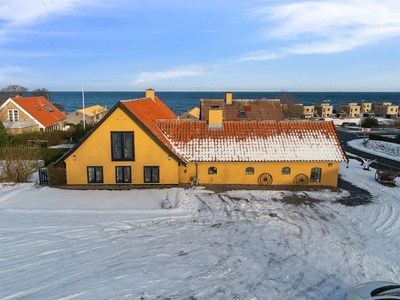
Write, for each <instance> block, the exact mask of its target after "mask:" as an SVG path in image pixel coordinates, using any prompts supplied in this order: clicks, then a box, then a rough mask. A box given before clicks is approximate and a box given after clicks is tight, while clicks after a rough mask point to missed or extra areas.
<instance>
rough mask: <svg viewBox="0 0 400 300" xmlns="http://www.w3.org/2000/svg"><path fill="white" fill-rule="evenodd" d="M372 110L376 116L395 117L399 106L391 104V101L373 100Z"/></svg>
mask: <svg viewBox="0 0 400 300" xmlns="http://www.w3.org/2000/svg"><path fill="white" fill-rule="evenodd" d="M372 111H373V112H374V113H375V116H377V117H386V118H397V115H398V112H399V107H398V106H397V105H392V103H391V102H382V103H381V102H374V103H372Z"/></svg>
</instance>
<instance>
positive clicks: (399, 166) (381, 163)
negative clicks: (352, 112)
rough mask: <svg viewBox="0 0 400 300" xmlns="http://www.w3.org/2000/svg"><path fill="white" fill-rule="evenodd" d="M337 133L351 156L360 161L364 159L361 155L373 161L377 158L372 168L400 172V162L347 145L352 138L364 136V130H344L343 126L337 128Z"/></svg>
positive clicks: (366, 135)
mask: <svg viewBox="0 0 400 300" xmlns="http://www.w3.org/2000/svg"><path fill="white" fill-rule="evenodd" d="M337 133H338V136H339V138H340V141H341V143H342V147H343V149H344V150H345V151H346V152H347V154H348V157H349V158H357V159H358V160H359V161H360V162H361V161H362V160H361V159H360V157H363V158H364V159H369V160H371V161H372V160H374V159H376V160H377V162H374V163H372V164H371V167H372V168H374V169H384V170H393V171H399V172H400V162H398V161H395V160H392V159H388V158H384V157H380V156H377V155H374V154H370V153H366V152H362V151H360V150H357V149H354V148H352V147H350V146H348V145H347V142H348V141H350V140H354V139H361V138H364V133H363V132H356V131H348V130H342V129H341V128H337ZM374 133H375V132H374ZM397 134H398V132H397ZM365 138H368V133H366V134H365ZM349 153H350V154H349Z"/></svg>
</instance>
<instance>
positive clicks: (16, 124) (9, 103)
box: [0, 97, 66, 134]
mask: <svg viewBox="0 0 400 300" xmlns="http://www.w3.org/2000/svg"><path fill="white" fill-rule="evenodd" d="M0 118H1V120H2V122H3V124H4V127H5V128H6V129H7V131H8V132H9V133H10V134H18V133H24V132H32V131H53V130H61V129H62V128H63V127H64V120H65V119H66V116H65V115H64V114H63V113H62V112H60V111H59V110H58V109H57V108H56V107H55V106H54V105H53V104H51V103H50V102H49V101H48V100H46V99H45V98H44V97H16V98H9V99H8V100H6V101H5V102H4V103H3V104H2V105H1V106H0Z"/></svg>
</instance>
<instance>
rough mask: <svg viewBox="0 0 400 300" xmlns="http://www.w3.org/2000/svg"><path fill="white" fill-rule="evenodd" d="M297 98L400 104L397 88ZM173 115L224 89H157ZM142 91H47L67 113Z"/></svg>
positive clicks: (256, 95) (244, 95)
mask: <svg viewBox="0 0 400 300" xmlns="http://www.w3.org/2000/svg"><path fill="white" fill-rule="evenodd" d="M289 93H290V94H293V95H294V96H295V98H296V100H297V102H299V103H302V104H304V105H312V104H318V103H329V104H330V105H333V109H334V110H335V109H337V108H338V104H339V103H342V102H345V103H346V102H347V103H348V102H358V103H361V102H362V100H364V102H365V103H368V102H371V103H372V102H391V103H392V104H393V105H398V104H400V92H289ZM155 94H156V95H157V96H158V97H159V98H160V99H161V100H163V101H164V102H165V103H166V104H167V105H168V106H169V107H170V108H171V109H172V110H173V111H174V112H175V114H177V115H180V114H182V113H184V112H185V111H187V110H189V109H191V108H193V107H200V99H224V98H225V92H210V91H207V92H179V91H177V92H163V91H160V92H157V91H155ZM144 96H145V91H140V92H137V91H133V92H96V91H88V92H84V93H82V92H80V91H76V92H60V91H57V92H51V102H53V103H59V104H63V105H64V107H65V109H66V111H67V113H70V112H73V111H75V110H78V109H82V107H83V105H84V106H85V107H89V106H93V105H101V106H105V107H107V108H108V109H111V108H112V107H113V106H114V105H115V104H116V103H117V102H118V101H120V100H129V99H139V98H144ZM232 96H233V99H262V98H266V99H277V98H279V97H278V92H232Z"/></svg>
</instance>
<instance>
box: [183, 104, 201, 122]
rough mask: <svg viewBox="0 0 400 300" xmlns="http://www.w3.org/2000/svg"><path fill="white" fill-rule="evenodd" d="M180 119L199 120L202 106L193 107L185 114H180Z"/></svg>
mask: <svg viewBox="0 0 400 300" xmlns="http://www.w3.org/2000/svg"><path fill="white" fill-rule="evenodd" d="M179 119H182V120H198V119H200V108H198V107H193V108H191V109H189V110H188V111H185V112H184V113H183V114H181V115H180V116H179Z"/></svg>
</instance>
